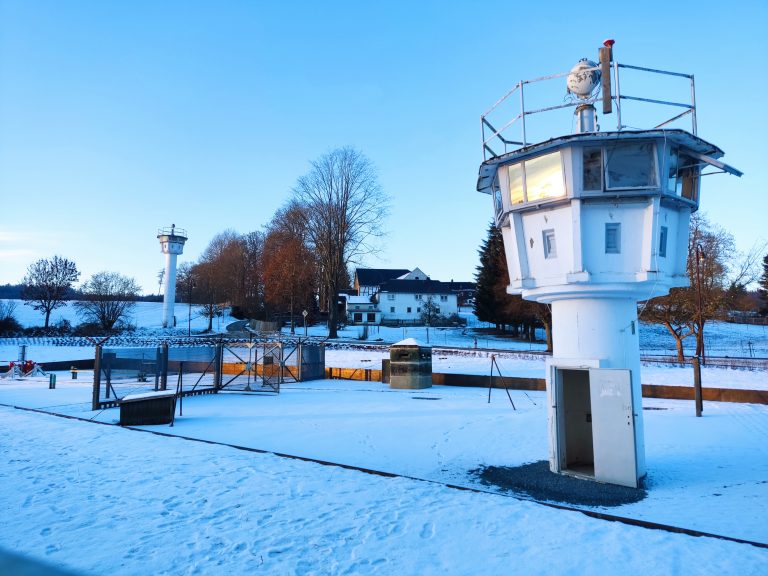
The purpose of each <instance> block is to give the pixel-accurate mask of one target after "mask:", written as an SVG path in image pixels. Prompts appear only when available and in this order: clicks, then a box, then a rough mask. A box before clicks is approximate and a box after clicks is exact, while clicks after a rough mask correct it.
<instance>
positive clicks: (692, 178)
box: [676, 154, 700, 202]
mask: <svg viewBox="0 0 768 576" xmlns="http://www.w3.org/2000/svg"><path fill="white" fill-rule="evenodd" d="M679 162H680V166H679V168H678V170H677V187H676V192H677V195H678V196H682V197H683V198H686V199H688V200H693V201H694V202H697V201H698V200H699V171H700V167H699V163H698V162H697V161H696V160H694V159H693V158H691V157H690V156H684V155H682V154H681V155H680V160H679Z"/></svg>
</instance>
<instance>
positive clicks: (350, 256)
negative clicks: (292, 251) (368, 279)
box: [293, 148, 389, 338]
mask: <svg viewBox="0 0 768 576" xmlns="http://www.w3.org/2000/svg"><path fill="white" fill-rule="evenodd" d="M293 193H294V199H295V200H296V201H297V202H298V203H299V204H300V205H302V206H303V207H304V208H305V210H306V212H305V214H306V221H305V228H306V233H307V239H308V243H309V245H310V246H311V247H312V249H313V251H314V253H315V256H316V258H317V262H318V265H319V269H320V281H321V289H323V288H324V289H325V292H326V293H327V295H328V296H327V308H328V337H329V338H336V337H337V336H338V334H337V324H338V304H337V302H338V294H339V290H340V288H341V285H342V284H343V282H344V279H345V277H346V276H347V267H348V266H349V264H350V263H351V262H353V261H355V259H356V258H358V257H359V256H362V255H364V254H368V253H370V252H372V251H373V249H374V245H373V242H374V241H375V240H376V239H377V238H379V237H381V236H382V223H383V221H384V218H385V216H386V215H387V214H388V211H389V198H388V197H387V196H386V195H385V194H384V192H383V191H382V189H381V186H380V185H379V183H378V178H377V175H376V171H375V169H374V167H373V164H372V163H371V161H370V160H369V159H368V158H366V157H365V156H364V155H363V154H362V153H360V152H358V151H356V150H354V149H352V148H338V149H336V150H333V151H331V152H329V153H327V154H325V155H324V156H321V157H320V158H319V159H318V160H316V161H314V162H312V168H311V169H310V171H309V172H308V173H307V174H305V175H304V176H302V177H301V178H299V180H298V182H297V183H296V187H295V188H294V190H293Z"/></svg>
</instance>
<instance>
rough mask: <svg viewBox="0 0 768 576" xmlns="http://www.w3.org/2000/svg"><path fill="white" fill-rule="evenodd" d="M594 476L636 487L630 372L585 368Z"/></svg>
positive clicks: (633, 418)
mask: <svg viewBox="0 0 768 576" xmlns="http://www.w3.org/2000/svg"><path fill="white" fill-rule="evenodd" d="M589 394H590V403H591V406H592V442H593V450H594V462H595V479H596V480H600V481H601V482H609V483H611V484H619V485H622V486H629V487H632V488H637V487H638V478H637V448H636V438H635V417H634V401H633V398H632V373H631V371H630V370H616V369H591V370H589Z"/></svg>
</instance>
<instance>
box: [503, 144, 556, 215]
mask: <svg viewBox="0 0 768 576" xmlns="http://www.w3.org/2000/svg"><path fill="white" fill-rule="evenodd" d="M507 174H508V177H509V201H510V203H511V204H513V205H514V204H522V203H524V202H539V201H542V200H550V199H554V198H562V197H563V196H565V180H564V179H563V162H562V158H561V155H560V152H559V151H558V152H552V153H550V154H544V155H542V156H537V157H536V158H531V159H530V160H526V161H525V162H518V163H517V164H511V165H510V166H509V167H508V168H507Z"/></svg>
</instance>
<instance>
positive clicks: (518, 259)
mask: <svg viewBox="0 0 768 576" xmlns="http://www.w3.org/2000/svg"><path fill="white" fill-rule="evenodd" d="M612 45H613V41H606V42H605V45H604V47H603V48H601V49H600V59H599V60H600V61H599V63H595V62H591V61H589V60H586V59H583V60H581V61H580V62H579V63H578V64H576V66H574V67H573V68H572V69H571V70H570V71H569V72H565V73H562V74H556V75H553V76H548V77H544V78H539V79H537V80H533V81H521V82H520V83H518V84H517V86H515V88H514V89H513V90H511V91H510V92H509V93H508V94H507V95H506V96H504V97H503V98H502V99H501V100H499V101H498V102H497V103H496V104H495V105H494V107H493V108H491V109H490V110H489V111H488V112H486V113H485V114H483V116H482V117H481V124H482V130H483V154H484V162H483V163H482V164H481V166H480V172H479V178H478V184H477V189H478V191H480V192H483V193H486V194H490V195H491V197H492V199H493V209H494V214H495V222H496V225H497V226H498V227H499V228H500V229H501V233H502V236H503V239H504V248H505V251H506V256H507V263H508V267H509V275H510V283H509V286H508V288H507V291H508V292H509V293H510V294H521V295H522V297H523V298H525V299H528V300H535V301H537V302H541V303H544V304H548V305H551V308H552V326H553V356H552V358H551V360H549V361H548V362H547V371H546V380H547V395H548V399H549V404H548V405H549V407H550V408H549V432H550V454H549V460H550V469H551V470H552V471H553V472H558V473H567V474H573V475H578V476H583V477H587V478H592V479H595V480H600V481H604V482H610V483H615V484H621V485H626V486H632V487H637V486H639V485H640V482H641V479H642V478H643V476H645V473H646V471H645V450H644V435H643V417H642V388H641V380H640V347H639V339H638V320H637V318H638V314H637V305H638V301H644V300H648V299H650V298H653V297H656V296H662V295H665V294H667V293H668V292H669V290H670V289H671V288H674V287H677V286H686V285H687V284H688V276H687V273H686V260H687V256H688V225H689V220H690V216H691V213H692V212H694V211H696V210H697V209H698V206H699V190H700V184H701V177H702V176H703V175H705V173H704V172H703V170H704V169H706V168H714V169H715V170H717V171H725V172H729V173H731V174H735V175H737V176H740V175H741V172H739V171H738V170H736V169H734V168H732V167H730V166H728V165H726V164H723V163H722V162H720V161H719V160H718V158H720V157H721V156H722V155H723V152H722V150H720V149H719V148H718V147H716V146H715V145H713V144H710V143H709V142H706V141H705V140H703V139H701V138H699V137H698V136H697V135H696V106H695V90H694V80H693V76H691V75H687V74H679V73H676V72H665V71H661V70H652V69H648V68H642V67H637V66H629V65H623V64H619V63H617V62H615V61H614V60H613V50H612ZM629 69H631V70H633V71H637V72H643V73H649V74H662V75H667V76H669V77H673V78H675V79H683V80H684V81H689V82H690V93H691V100H690V102H672V101H665V100H658V99H649V98H641V97H637V96H630V95H628V94H623V93H621V91H620V88H619V73H620V70H621V71H626V70H629ZM558 78H560V79H562V78H565V79H566V80H567V93H566V102H565V103H561V104H556V105H554V106H544V107H542V108H539V109H526V108H525V99H524V98H523V91H524V90H525V89H526V87H527V86H528V85H529V84H532V83H536V82H547V81H551V80H553V79H558ZM613 89H615V94H614V93H612V90H613ZM561 90H562V89H561ZM513 95H519V97H520V98H519V103H520V112H519V113H518V114H517V116H514V117H513V119H512V120H511V121H509V122H506V123H505V124H503V126H504V127H503V128H502V129H500V130H497V129H495V128H494V126H493V125H492V122H493V123H494V124H497V125H501V124H498V121H497V120H496V119H495V118H492V117H493V115H494V114H497V116H496V117H498V111H499V109H500V107H501V106H502V105H504V104H509V103H510V102H511V101H513V99H512V98H511V97H512V96H513ZM560 96H561V97H562V91H561V92H560ZM598 100H602V104H603V113H604V114H609V113H613V107H615V108H616V116H617V120H618V121H617V127H616V130H614V131H601V130H600V127H599V125H598V124H597V114H596V110H595V107H594V103H595V102H597V101H598ZM630 101H634V102H643V103H648V104H652V105H655V106H674V107H676V108H677V109H680V108H682V109H683V110H684V111H683V112H682V113H681V114H678V115H677V116H675V117H673V118H671V119H668V120H666V121H664V122H662V123H661V124H658V125H655V126H654V127H653V128H650V129H647V130H638V129H632V130H629V129H627V127H626V126H624V125H622V119H621V108H622V106H623V105H625V104H626V103H628V102H630ZM560 102H562V100H560ZM568 107H574V108H575V122H574V125H575V133H573V134H569V135H565V136H559V137H554V138H550V139H548V140H544V141H539V142H529V141H528V140H527V127H526V119H527V117H528V116H530V115H533V114H540V113H543V112H552V111H554V110H558V109H564V108H568ZM687 118H690V120H691V130H690V131H687V130H684V129H680V128H672V127H671V126H670V125H671V124H674V123H675V122H678V123H679V122H681V121H683V120H684V119H687ZM505 121H506V119H503V118H502V119H501V122H505ZM515 127H522V130H521V133H522V137H521V138H520V139H519V140H517V139H515V140H513V139H511V137H510V135H509V134H510V132H511V130H512V129H513V128H515ZM494 147H495V148H496V149H497V150H499V148H500V147H502V148H503V150H504V151H503V152H501V151H500V150H499V153H497V152H496V151H494ZM708 173H711V172H708Z"/></svg>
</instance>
